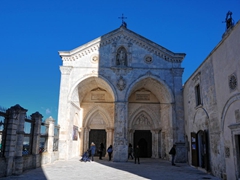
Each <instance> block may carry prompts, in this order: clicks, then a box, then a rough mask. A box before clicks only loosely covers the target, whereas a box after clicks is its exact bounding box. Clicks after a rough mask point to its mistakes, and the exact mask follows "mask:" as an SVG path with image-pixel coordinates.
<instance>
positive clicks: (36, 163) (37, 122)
mask: <svg viewBox="0 0 240 180" xmlns="http://www.w3.org/2000/svg"><path fill="white" fill-rule="evenodd" d="M42 118H43V116H42V115H41V114H40V113H39V112H35V113H34V114H32V115H31V119H32V121H33V122H34V128H33V129H34V131H33V144H32V155H33V167H34V168H37V167H40V166H41V162H40V155H39V143H40V136H41V134H40V130H41V123H42Z"/></svg>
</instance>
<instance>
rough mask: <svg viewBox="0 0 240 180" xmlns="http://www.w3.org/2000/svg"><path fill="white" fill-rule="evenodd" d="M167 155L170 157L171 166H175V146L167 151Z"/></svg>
mask: <svg viewBox="0 0 240 180" xmlns="http://www.w3.org/2000/svg"><path fill="white" fill-rule="evenodd" d="M169 154H171V155H172V166H176V164H175V163H174V161H175V156H176V144H174V145H173V147H172V148H171V150H170V151H169Z"/></svg>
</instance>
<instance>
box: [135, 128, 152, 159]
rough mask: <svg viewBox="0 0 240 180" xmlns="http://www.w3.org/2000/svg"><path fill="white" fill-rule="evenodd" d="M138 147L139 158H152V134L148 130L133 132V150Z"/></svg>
mask: <svg viewBox="0 0 240 180" xmlns="http://www.w3.org/2000/svg"><path fill="white" fill-rule="evenodd" d="M137 145H139V148H140V157H145V158H150V157H152V133H151V131H150V130H136V131H135V132H134V148H135V147H136V146H137Z"/></svg>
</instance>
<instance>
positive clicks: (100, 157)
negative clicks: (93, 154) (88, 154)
mask: <svg viewBox="0 0 240 180" xmlns="http://www.w3.org/2000/svg"><path fill="white" fill-rule="evenodd" d="M103 149H104V145H103V143H101V144H100V147H99V159H102V154H103Z"/></svg>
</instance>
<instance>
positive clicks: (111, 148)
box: [107, 145, 113, 161]
mask: <svg viewBox="0 0 240 180" xmlns="http://www.w3.org/2000/svg"><path fill="white" fill-rule="evenodd" d="M107 152H108V158H109V161H111V159H112V152H113V147H112V145H110V146H109V147H108V148H107Z"/></svg>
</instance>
